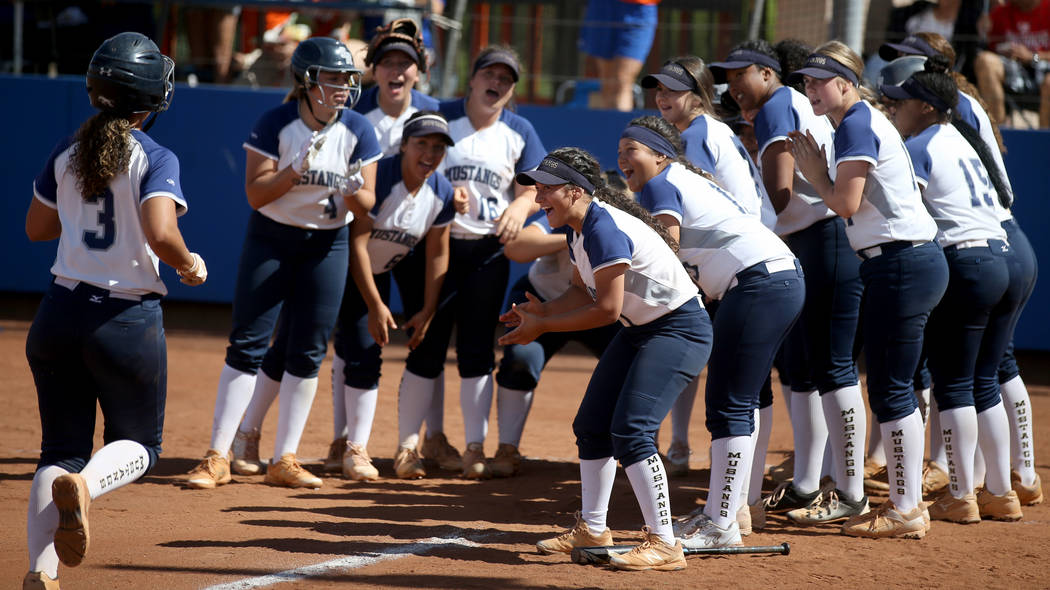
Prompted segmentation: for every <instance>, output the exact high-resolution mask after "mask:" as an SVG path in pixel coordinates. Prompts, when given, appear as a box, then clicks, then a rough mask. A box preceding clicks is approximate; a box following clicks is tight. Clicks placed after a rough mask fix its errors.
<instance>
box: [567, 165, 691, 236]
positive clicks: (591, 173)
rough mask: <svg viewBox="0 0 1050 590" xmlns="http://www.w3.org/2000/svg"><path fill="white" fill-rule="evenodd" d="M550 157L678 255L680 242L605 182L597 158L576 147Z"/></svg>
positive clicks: (632, 201) (630, 199) (630, 200)
mask: <svg viewBox="0 0 1050 590" xmlns="http://www.w3.org/2000/svg"><path fill="white" fill-rule="evenodd" d="M550 155H551V156H552V157H554V158H557V159H559V160H561V161H562V162H565V163H566V164H568V165H569V166H571V167H572V168H573V169H574V170H576V171H577V172H579V173H580V174H582V175H583V176H584V178H586V179H587V180H589V181H590V182H591V184H593V185H594V192H593V193H591V194H592V196H593V197H594V198H596V199H599V200H601V201H604V202H606V203H609V204H610V205H612V206H613V207H616V208H617V209H620V210H621V211H624V212H626V213H629V214H631V215H633V216H635V217H637V218H638V219H641V220H642V221H643V222H645V224H646V225H648V226H649V227H651V228H652V229H653V231H655V232H656V233H657V234H659V235H660V237H661V238H662V239H663V241H664V242H665V243H666V244H667V245H668V246H669V247H670V248H671V250H672V251H673V252H675V253H676V254H677V253H678V242H677V241H676V240H675V239H674V238H673V237H671V234H670V233H669V232H668V231H667V228H666V227H664V225H663V224H662V223H660V222H659V221H657V220H656V219H655V218H654V217H653V216H652V214H650V213H649V212H648V211H646V210H645V207H642V206H641V205H639V204H638V202H637V201H635V200H634V199H632V198H631V197H630V196H629V195H628V194H627V193H626V192H625V191H622V190H618V189H615V188H613V187H611V186H609V185H608V184H607V183H606V182H605V177H604V176H603V174H602V169H601V167H600V166H599V165H598V159H597V158H595V157H594V156H592V155H591V154H590V153H588V152H587V151H586V150H583V149H580V148H576V147H563V148H558V149H556V150H554V151H553V152H551V153H550ZM570 184H571V183H570Z"/></svg>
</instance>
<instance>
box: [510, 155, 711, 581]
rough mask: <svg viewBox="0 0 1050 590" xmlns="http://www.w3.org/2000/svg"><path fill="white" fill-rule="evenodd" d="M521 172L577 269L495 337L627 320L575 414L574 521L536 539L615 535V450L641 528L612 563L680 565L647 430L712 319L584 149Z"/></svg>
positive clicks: (659, 234) (665, 239)
mask: <svg viewBox="0 0 1050 590" xmlns="http://www.w3.org/2000/svg"><path fill="white" fill-rule="evenodd" d="M517 180H518V182H519V183H521V184H528V185H532V184H535V185H536V187H537V195H536V200H537V202H538V203H539V204H540V206H541V207H542V208H543V210H544V211H545V212H546V214H547V220H548V221H549V222H550V225H551V226H552V227H558V228H560V229H559V231H560V232H563V233H565V235H566V237H567V239H568V242H569V253H570V257H571V259H572V262H573V265H574V266H575V267H576V271H575V273H574V274H573V281H572V285H573V286H572V287H571V288H570V289H569V290H568V291H566V292H565V293H563V294H562V295H561V296H560V297H558V298H556V299H554V300H552V301H547V302H540V301H539V300H538V299H536V298H535V297H530V298H529V301H528V303H525V304H522V305H516V306H514V307H512V308H511V310H510V311H509V312H507V313H506V314H503V316H501V317H500V320H501V321H503V322H505V323H506V324H507V325H508V326H511V327H513V328H514V329H513V330H511V331H510V332H508V333H507V334H504V335H503V336H502V337H501V338H500V339H499V342H500V344H526V343H528V342H531V341H533V340H535V339H536V338H537V337H539V336H540V335H541V334H544V333H546V332H570V331H577V330H583V329H590V328H595V327H598V326H602V325H605V324H608V323H611V322H614V321H616V320H617V319H619V320H620V322H621V323H622V324H623V325H624V327H623V328H622V329H621V330H620V331H619V332H618V333H617V335H616V336H615V337H614V338H613V340H612V342H610V343H609V346H608V348H606V349H605V353H604V354H602V357H601V359H600V360H599V361H598V365H597V366H596V367H595V369H594V374H593V375H592V376H591V381H590V383H589V384H588V386H587V392H586V393H585V394H584V397H583V401H582V402H581V403H580V408H579V410H578V411H577V413H576V418H575V420H574V421H573V432H574V433H575V434H576V444H577V446H578V447H579V454H580V481H581V487H582V496H583V506H582V512H581V513H578V517H577V523H576V526H575V527H574V528H573V529H572V530H570V531H568V532H566V533H564V534H562V535H560V536H558V537H554V538H552V539H545V540H543V541H540V542H539V543H537V548H538V549H539V550H540V551H541V552H543V553H548V554H550V553H556V552H562V553H568V552H570V551H571V550H572V548H573V547H576V546H581V545H610V544H611V542H612V533H611V531H609V529H608V528H607V527H606V525H605V520H606V513H607V512H608V505H609V495H610V494H611V492H612V484H613V480H614V478H615V476H616V460H619V461H620V464H621V465H623V466H624V470H625V471H627V477H628V479H630V481H631V487H632V488H633V489H634V494H635V497H636V498H637V500H638V504H639V507H640V508H641V510H642V514H643V515H644V518H645V528H644V529H643V532H644V534H645V539H644V541H643V542H642V544H640V545H638V546H637V547H635V548H634V549H632V550H631V551H630V552H628V553H626V554H623V555H617V556H614V557H613V558H612V559H611V560H610V563H611V564H612V565H613V566H614V567H617V568H620V569H629V570H643V569H657V570H676V569H682V568H684V567H685V565H686V564H685V556H684V554H683V553H682V545H681V543H680V542H678V541H676V540H675V539H674V535H673V531H672V527H671V511H670V502H669V500H668V490H667V475H666V473H665V472H664V468H663V462H662V461H661V460H660V455H659V454H658V453H657V450H656V445H655V443H654V436H655V434H656V431H657V430H658V429H659V428H660V422H661V421H662V420H663V418H664V416H666V415H667V412H668V411H669V410H670V409H671V404H673V403H674V400H675V399H676V398H677V397H678V395H679V394H680V393H681V392H682V389H683V388H684V387H685V386H686V385H687V384H688V383H689V382H690V381H691V380H692V379H693V378H695V377H696V376H697V375H698V374H699V373H700V370H701V369H702V368H703V366H704V364H705V363H706V362H707V357H708V355H709V353H710V351H711V322H710V320H709V319H708V316H707V312H706V311H705V310H704V309H703V306H702V304H701V303H700V298H699V297H698V291H697V288H696V286H695V285H694V284H693V282H692V281H691V280H690V278H689V275H688V274H687V273H686V272H685V269H684V268H683V267H682V264H681V263H680V262H679V261H678V259H677V258H676V257H675V254H674V251H673V249H672V248H673V245H675V242H674V240H673V239H672V238H671V236H670V235H669V234H668V232H667V230H666V229H665V228H663V227H662V226H660V225H659V223H657V222H656V220H654V219H652V217H651V216H650V215H648V213H646V212H645V210H644V209H641V207H639V206H638V205H637V203H635V202H634V201H631V200H628V199H625V198H622V197H621V196H620V193H615V192H612V191H608V190H607V189H606V188H605V187H604V185H603V183H602V181H601V176H600V169H599V168H598V162H597V161H596V160H595V159H594V157H593V156H591V155H590V154H587V153H586V152H584V151H582V150H579V149H577V148H561V149H558V150H555V151H553V152H551V153H550V154H548V155H547V157H546V158H544V159H543V161H542V163H541V164H540V166H539V168H537V169H536V170H535V171H532V172H524V173H521V174H518V176H517ZM628 182H630V176H628ZM613 203H615V204H613ZM669 245H672V246H670V247H669Z"/></svg>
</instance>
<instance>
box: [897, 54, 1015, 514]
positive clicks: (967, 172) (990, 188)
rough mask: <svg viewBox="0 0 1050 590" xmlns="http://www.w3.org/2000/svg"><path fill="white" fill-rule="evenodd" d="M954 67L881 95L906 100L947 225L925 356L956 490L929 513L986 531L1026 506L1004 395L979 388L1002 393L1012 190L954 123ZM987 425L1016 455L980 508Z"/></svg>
mask: <svg viewBox="0 0 1050 590" xmlns="http://www.w3.org/2000/svg"><path fill="white" fill-rule="evenodd" d="M938 60H939V62H938ZM935 62H937V63H935ZM931 65H932V66H933V68H931ZM947 67H948V64H947V62H946V61H945V60H944V59H943V58H941V57H940V56H937V57H936V58H931V59H930V61H929V62H927V71H924V72H917V73H915V74H913V75H912V76H911V77H910V78H909V79H908V80H906V81H905V82H903V83H902V84H901V85H899V86H898V85H884V86H883V87H882V91H883V94H885V95H886V96H887V97H888V98H890V99H892V100H896V101H897V102H896V103H895V104H894V105H893V106H892V107H891V113H892V115H893V123H894V125H895V126H896V127H897V129H898V131H900V132H901V135H903V136H904V137H906V138H907V140H906V145H907V147H908V152H909V153H910V154H911V158H912V162H913V165H914V168H915V172H916V177H917V178H918V181H919V184H920V186H921V187H922V189H923V199H924V200H925V202H926V203H927V206H928V207H929V209H930V211H931V213H932V214H933V215H934V219H935V220H936V221H938V232H937V241H938V243H939V244H940V245H941V246H942V248H943V249H944V253H945V257H946V258H947V261H948V269H949V281H948V288H947V291H946V292H945V295H944V297H943V298H942V299H941V302H940V303H939V304H938V305H937V307H936V308H934V310H933V312H932V313H931V314H930V321H929V325H928V326H927V342H928V344H927V346H926V350H927V351H928V354H929V367H930V372H931V373H932V376H933V384H934V388H933V394H934V396H935V398H936V400H937V407H938V409H939V423H940V427H939V428H940V429H939V430H938V431H935V432H934V435H935V436H942V435H943V437H942V440H943V441H944V448H945V451H946V453H947V461H946V463H945V464H946V465H947V466H948V471H949V475H950V480H949V481H950V483H949V485H948V490H947V491H946V492H945V493H944V494H942V495H941V496H940V497H939V498H938V499H937V500H936V501H935V502H933V503H932V504H931V505H930V506H929V513H930V518H932V519H934V520H949V521H953V522H963V523H974V522H980V520H981V515H982V514H981V513H982V512H984V513H985V515H987V516H990V517H996V518H1007V519H1009V520H1016V518H1020V516H1021V506H1020V503H1019V502H1018V500H1017V494H1016V493H1015V492H1013V490H1010V485H1009V461H1008V454H1009V427H1008V425H1007V418H1006V410H1005V408H1004V407H1003V404H1002V401H1001V399H1000V397H999V395H998V388H997V387H993V388H981V389H980V390H977V389H975V387H974V385H975V383H974V377H975V372H976V370H977V367H978V366H983V367H985V372H986V373H991V376H992V377H993V384H994V385H997V383H995V382H994V377H995V372H996V369H997V368H998V365H999V361H1000V360H1001V359H1002V352H1001V351H998V354H996V352H997V351H996V350H993V348H992V346H990V345H985V344H982V340H987V341H988V343H989V344H991V342H993V341H994V340H995V339H996V334H995V332H996V327H995V326H993V325H990V324H989V319H990V318H991V317H992V316H993V310H994V309H995V308H996V307H998V305H999V302H1000V300H1001V299H1002V298H1003V295H1004V294H1005V293H1006V288H1007V285H1008V284H1009V280H1010V277H1009V268H1008V266H1007V261H1006V258H1007V256H1008V254H1009V247H1008V245H1007V243H1006V241H1005V240H1006V231H1005V230H1004V229H1003V228H1002V226H1000V225H999V220H998V219H997V215H996V211H995V207H994V205H993V199H998V195H999V193H1000V192H1005V191H1006V186H1005V184H1004V183H1003V182H1002V179H1001V177H1000V176H999V171H998V170H997V169H996V168H995V165H994V160H992V158H991V154H990V153H988V150H987V147H986V146H985V145H984V143H983V142H982V141H981V139H980V136H978V135H977V133H976V130H975V129H973V128H972V127H969V126H968V125H967V124H965V123H963V122H961V121H960V122H959V123H958V125H949V124H948V122H949V118H950V112H951V110H952V109H953V108H954V107H955V104H956V103H957V101H958V89H957V88H956V85H955V82H954V81H953V80H952V79H951V77H950V76H949V75H948V74H947V73H946V70H947ZM934 68H936V69H934ZM960 129H961V130H962V133H961V132H960V131H959V130H960ZM970 141H972V142H973V145H976V146H978V147H980V148H981V150H982V151H983V152H984V155H985V158H984V159H987V160H988V163H989V164H990V166H988V167H986V166H985V165H984V164H983V163H982V158H981V156H979V155H978V152H977V151H975V150H974V147H973V145H972V144H971V143H970ZM934 154H936V157H934ZM990 179H992V180H990ZM986 328H988V329H987V330H986ZM1003 346H1004V347H1005V343H1004V344H1003ZM982 356H983V357H985V358H982ZM978 424H980V432H981V436H980V438H981V439H986V440H987V443H988V444H989V445H990V447H989V448H990V449H992V450H993V457H994V458H999V457H1000V456H1001V455H1003V454H1006V455H1007V460H1006V461H1002V462H999V461H992V462H990V463H991V467H992V469H991V470H990V471H989V474H988V475H989V476H990V477H988V478H987V479H986V481H987V483H988V485H989V487H990V488H994V491H989V492H983V493H982V500H984V501H983V502H982V506H981V507H979V506H978V501H977V497H976V496H975V495H974V489H975V488H976V482H975V480H974V455H975V453H976V450H977V444H978ZM994 451H999V452H994ZM996 492H998V493H996ZM1007 492H1008V493H1007ZM990 496H994V497H995V499H994V500H992V499H991V498H990ZM981 508H984V510H983V511H982V510H981ZM1014 516H1016V518H1013V517H1014Z"/></svg>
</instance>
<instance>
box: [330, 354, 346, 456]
mask: <svg viewBox="0 0 1050 590" xmlns="http://www.w3.org/2000/svg"><path fill="white" fill-rule="evenodd" d="M345 372H346V361H345V360H343V357H341V356H339V354H338V353H337V354H335V355H333V358H332V440H336V439H339V438H342V437H344V436H347V430H346V391H345V390H344V389H343V386H344V385H345V384H346V375H345V374H344V373H345Z"/></svg>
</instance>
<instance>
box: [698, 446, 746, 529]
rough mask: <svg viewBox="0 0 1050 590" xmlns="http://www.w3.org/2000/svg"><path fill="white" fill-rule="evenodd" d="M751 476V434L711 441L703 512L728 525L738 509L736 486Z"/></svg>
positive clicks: (738, 497)
mask: <svg viewBox="0 0 1050 590" xmlns="http://www.w3.org/2000/svg"><path fill="white" fill-rule="evenodd" d="M749 477H751V437H750V436H727V437H725V438H718V439H715V440H713V441H711V484H710V486H709V491H708V492H707V504H705V505H704V514H706V515H707V516H708V518H710V519H711V520H712V521H714V523H715V524H717V525H718V526H720V527H722V528H723V529H724V528H729V526H730V525H732V524H733V522H734V521H735V520H736V511H737V509H738V508H740V505H739V501H740V489H741V488H742V487H743V486H744V480H745V479H748V478H749Z"/></svg>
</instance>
